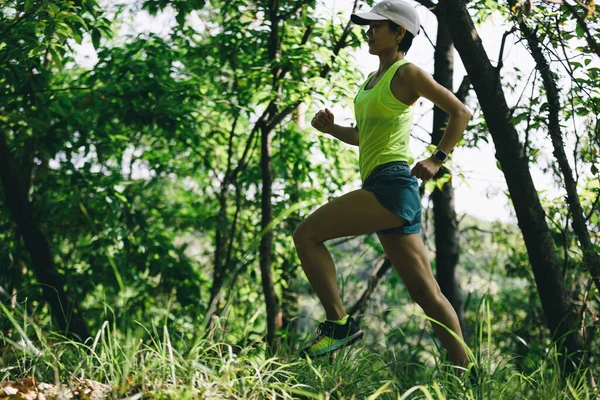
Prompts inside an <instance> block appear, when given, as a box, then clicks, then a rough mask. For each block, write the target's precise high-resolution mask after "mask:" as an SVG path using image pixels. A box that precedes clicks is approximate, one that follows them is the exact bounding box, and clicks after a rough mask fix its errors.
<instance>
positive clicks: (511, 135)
mask: <svg viewBox="0 0 600 400" xmlns="http://www.w3.org/2000/svg"><path fill="white" fill-rule="evenodd" d="M437 16H438V20H440V19H443V20H444V21H446V23H447V26H448V28H449V30H450V33H451V35H452V40H453V42H454V45H455V47H456V49H457V50H458V52H459V54H460V56H461V59H462V61H463V63H464V65H465V68H466V70H467V72H468V74H469V77H470V80H471V83H472V84H473V88H474V89H475V92H476V93H477V97H478V99H479V103H480V104H481V108H482V110H483V113H484V116H485V120H486V122H487V125H488V127H489V129H490V133H491V135H492V138H493V140H494V144H495V147H496V158H497V159H498V161H499V163H500V166H501V168H502V171H503V173H504V176H505V179H506V183H507V185H508V189H509V192H510V196H511V199H512V203H513V206H514V208H515V212H516V215H517V219H518V223H519V227H520V229H521V232H522V234H523V239H524V241H525V245H526V247H527V252H528V255H529V261H530V263H531V266H532V269H533V274H534V276H535V281H536V285H537V289H538V292H539V295H540V300H541V302H542V307H543V309H544V315H545V317H546V321H547V324H548V327H549V328H550V330H551V332H552V334H553V337H554V339H559V338H560V339H564V341H563V340H561V341H560V342H559V343H558V345H559V350H560V353H561V354H569V355H571V357H570V359H571V361H573V362H575V363H578V362H579V361H580V354H581V351H582V350H583V342H582V338H581V335H580V334H579V327H578V326H577V316H576V315H575V313H574V309H573V307H572V306H571V303H570V296H569V293H568V291H567V288H566V286H565V283H564V281H563V278H562V274H561V268H560V264H559V260H558V257H557V255H556V249H555V247H554V242H553V239H552V236H551V233H550V230H549V229H548V225H547V223H546V215H545V213H544V209H543V208H542V206H541V204H540V200H539V197H538V193H537V191H536V189H535V186H534V184H533V180H532V178H531V174H530V171H529V163H528V160H527V157H526V156H525V154H523V146H522V144H521V143H520V141H519V137H518V134H517V131H516V129H515V127H514V126H513V125H512V123H511V112H510V110H509V108H508V105H507V103H506V99H505V97H504V92H503V91H502V86H501V84H500V79H499V77H498V74H497V71H496V70H495V69H494V68H493V67H492V65H491V63H490V61H489V58H488V56H487V54H486V52H485V50H484V48H483V44H482V42H481V39H480V38H479V36H478V34H477V30H476V29H475V26H474V24H473V21H472V19H471V16H470V15H469V12H468V11H467V8H466V5H465V2H464V1H463V0H441V1H440V3H439V6H438V10H437ZM566 368H567V373H569V372H571V371H572V370H573V365H572V364H571V363H566Z"/></svg>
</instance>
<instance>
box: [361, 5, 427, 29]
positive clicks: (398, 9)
mask: <svg viewBox="0 0 600 400" xmlns="http://www.w3.org/2000/svg"><path fill="white" fill-rule="evenodd" d="M350 19H351V20H352V22H354V23H355V24H357V25H369V23H370V22H371V21H386V20H390V21H392V22H395V23H396V24H398V25H402V26H403V27H405V28H406V30H407V31H408V32H410V33H412V34H413V35H414V36H417V34H418V33H419V29H420V27H421V24H420V22H419V14H417V10H415V8H414V7H413V6H411V5H410V4H409V3H407V2H406V1H403V0H382V1H380V2H379V3H377V4H376V5H375V7H373V9H372V10H371V11H369V12H360V13H356V14H352V15H351V16H350Z"/></svg>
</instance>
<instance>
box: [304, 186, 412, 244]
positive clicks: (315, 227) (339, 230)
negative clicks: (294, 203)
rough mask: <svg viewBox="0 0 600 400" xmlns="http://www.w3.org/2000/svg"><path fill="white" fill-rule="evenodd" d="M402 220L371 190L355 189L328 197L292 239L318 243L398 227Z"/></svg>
mask: <svg viewBox="0 0 600 400" xmlns="http://www.w3.org/2000/svg"><path fill="white" fill-rule="evenodd" d="M405 222H406V221H405V220H404V219H402V218H401V217H399V216H398V215H396V214H394V213H393V212H391V211H390V210H388V209H387V208H385V207H384V206H382V205H381V204H380V203H379V201H378V200H377V199H376V198H375V195H374V194H373V193H371V192H369V191H366V190H363V189H358V190H355V191H352V192H350V193H346V194H345V195H343V196H340V197H338V198H336V199H334V200H332V201H330V202H329V203H327V204H325V205H323V206H321V207H319V208H318V209H317V210H315V211H314V212H313V213H312V214H310V215H309V216H308V217H307V218H306V219H305V220H304V221H302V223H300V225H298V227H297V228H296V230H295V231H294V241H295V242H296V243H299V242H303V241H306V240H308V241H310V242H312V243H321V242H324V241H326V240H329V239H334V238H339V237H344V236H355V235H362V234H365V233H372V232H376V231H378V230H382V229H388V228H394V227H400V226H402V225H403V224H404V223H405Z"/></svg>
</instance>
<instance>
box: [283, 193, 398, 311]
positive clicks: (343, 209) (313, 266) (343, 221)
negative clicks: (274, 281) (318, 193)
mask: <svg viewBox="0 0 600 400" xmlns="http://www.w3.org/2000/svg"><path fill="white" fill-rule="evenodd" d="M404 223H405V221H404V220H403V219H402V218H400V217H399V216H397V215H396V214H394V213H393V212H391V211H389V210H388V209H387V208H385V207H383V206H382V205H381V204H380V203H379V201H378V200H377V199H376V198H375V195H374V194H373V193H371V192H369V191H367V190H363V189H359V190H355V191H353V192H350V193H347V194H345V195H343V196H341V197H338V198H337V199H335V200H332V201H330V202H329V203H327V204H325V205H324V206H322V207H320V208H318V209H317V210H316V211H315V212H313V213H312V214H311V215H309V216H308V217H307V218H306V219H305V220H304V221H302V223H301V224H300V225H298V227H297V228H296V229H295V231H294V235H293V237H294V243H295V245H296V251H297V252H298V257H299V258H300V262H301V263H302V268H303V269H304V273H305V274H306V277H307V278H308V281H309V282H310V284H311V286H312V287H313V289H314V290H315V292H316V293H317V296H319V300H321V304H322V305H323V308H324V309H325V313H326V314H327V319H329V320H339V319H341V318H343V317H344V316H345V315H346V311H345V310H344V307H343V306H342V301H341V299H340V295H339V292H338V288H337V284H336V274H335V265H334V263H333V259H332V258H331V254H330V253H329V251H328V250H327V248H326V247H325V245H324V244H323V242H324V241H326V240H329V239H334V238H339V237H345V236H355V235H361V234H365V233H372V232H376V231H378V230H383V229H388V228H393V227H399V226H402V225H403V224H404Z"/></svg>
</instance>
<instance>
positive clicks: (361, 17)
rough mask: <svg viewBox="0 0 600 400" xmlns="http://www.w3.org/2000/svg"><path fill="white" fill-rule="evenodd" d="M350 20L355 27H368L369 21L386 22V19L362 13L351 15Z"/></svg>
mask: <svg viewBox="0 0 600 400" xmlns="http://www.w3.org/2000/svg"><path fill="white" fill-rule="evenodd" d="M350 20H351V21H352V22H354V23H355V24H356V25H369V24H370V23H371V21H387V18H386V17H382V16H381V15H379V14H375V13H372V12H362V13H356V14H352V15H351V16H350Z"/></svg>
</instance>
